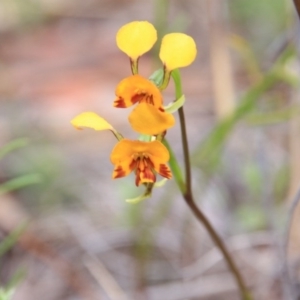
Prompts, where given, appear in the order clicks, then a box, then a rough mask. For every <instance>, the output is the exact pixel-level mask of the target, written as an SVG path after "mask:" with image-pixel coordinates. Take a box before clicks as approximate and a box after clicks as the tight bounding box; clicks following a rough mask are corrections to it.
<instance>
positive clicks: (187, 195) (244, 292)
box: [172, 70, 252, 300]
mask: <svg viewBox="0 0 300 300" xmlns="http://www.w3.org/2000/svg"><path fill="white" fill-rule="evenodd" d="M172 77H173V80H174V83H175V89H176V99H179V98H180V97H181V96H182V86H181V79H180V73H179V71H178V70H174V71H173V72H172ZM178 112H179V119H180V128H181V136H182V145H183V154H184V161H185V186H186V188H185V189H184V190H183V189H181V191H185V192H183V193H182V195H183V198H184V199H185V201H186V203H187V205H188V206H189V207H190V209H191V210H192V212H193V213H194V215H195V216H196V218H197V219H198V220H199V221H200V222H201V223H202V224H203V225H204V227H205V228H206V230H207V231H208V233H209V235H210V237H211V238H212V239H213V241H214V242H215V244H216V246H217V247H218V248H219V250H220V251H221V252H222V254H223V256H224V259H225V260H226V262H227V265H228V267H229V269H230V271H231V272H232V274H233V276H234V277H235V279H236V282H237V284H238V286H239V289H240V293H241V296H242V299H243V300H251V299H252V296H251V294H250V292H249V291H248V289H247V287H246V285H245V283H244V280H243V277H242V275H241V273H240V272H239V270H238V268H237V267H236V265H235V263H234V261H233V259H232V257H231V255H230V254H229V251H228V250H227V248H226V246H225V244H224V243H223V241H222V239H221V238H220V236H219V235H218V233H217V232H216V230H215V229H214V228H213V226H212V225H211V223H210V222H209V220H208V219H207V218H206V216H205V215H204V214H203V213H202V211H201V210H200V209H199V208H198V206H197V205H196V203H195V200H194V197H193V192H192V177H191V164H190V156H189V147H188V139H187V131H186V125H185V117H184V111H183V107H181V108H180V109H179V110H178Z"/></svg>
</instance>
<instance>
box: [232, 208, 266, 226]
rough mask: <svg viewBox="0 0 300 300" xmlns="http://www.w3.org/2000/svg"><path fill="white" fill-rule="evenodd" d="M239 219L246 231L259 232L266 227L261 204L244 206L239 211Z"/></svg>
mask: <svg viewBox="0 0 300 300" xmlns="http://www.w3.org/2000/svg"><path fill="white" fill-rule="evenodd" d="M237 218H238V220H239V222H240V224H241V226H242V227H243V229H244V230H251V231H252V230H259V229H264V228H265V227H266V218H265V215H264V212H263V211H262V208H261V206H260V204H253V203H252V204H248V203H246V204H242V205H240V206H239V208H238V209H237Z"/></svg>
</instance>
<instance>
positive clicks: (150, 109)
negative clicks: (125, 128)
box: [129, 102, 175, 135]
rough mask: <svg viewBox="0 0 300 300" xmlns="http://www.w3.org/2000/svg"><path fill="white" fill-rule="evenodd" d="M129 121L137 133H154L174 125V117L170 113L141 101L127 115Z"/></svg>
mask: <svg viewBox="0 0 300 300" xmlns="http://www.w3.org/2000/svg"><path fill="white" fill-rule="evenodd" d="M129 123H130V124H131V126H132V128H133V130H135V131H137V132H139V133H142V134H148V135H156V134H159V133H162V132H164V131H165V130H167V129H169V128H170V127H172V126H174V124H175V118H174V116H173V115H172V114H170V113H167V112H164V111H161V110H159V109H157V108H156V107H154V106H153V105H151V104H148V103H145V102H142V103H140V104H138V105H137V106H136V107H135V108H134V110H133V111H132V112H131V114H130V115H129Z"/></svg>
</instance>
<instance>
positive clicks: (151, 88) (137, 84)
mask: <svg viewBox="0 0 300 300" xmlns="http://www.w3.org/2000/svg"><path fill="white" fill-rule="evenodd" d="M116 96H117V98H116V99H115V101H114V106H115V107H120V108H125V107H129V106H131V105H133V104H135V103H137V102H148V103H150V104H153V105H154V106H156V107H161V106H162V103H163V98H162V95H161V92H160V91H159V89H158V88H157V87H156V85H155V84H154V83H153V82H152V81H150V80H148V79H146V78H144V77H142V76H141V75H138V74H136V75H132V76H129V77H126V78H125V79H123V80H122V81H121V82H120V83H119V84H118V85H117V88H116Z"/></svg>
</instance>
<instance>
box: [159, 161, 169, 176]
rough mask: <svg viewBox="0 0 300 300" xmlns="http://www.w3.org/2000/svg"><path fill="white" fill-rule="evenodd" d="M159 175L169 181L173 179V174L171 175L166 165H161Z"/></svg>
mask: <svg viewBox="0 0 300 300" xmlns="http://www.w3.org/2000/svg"><path fill="white" fill-rule="evenodd" d="M158 173H159V174H160V175H161V176H163V177H165V178H168V179H170V178H172V173H171V171H170V169H169V168H168V166H167V165H165V164H160V165H159V171H158Z"/></svg>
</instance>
